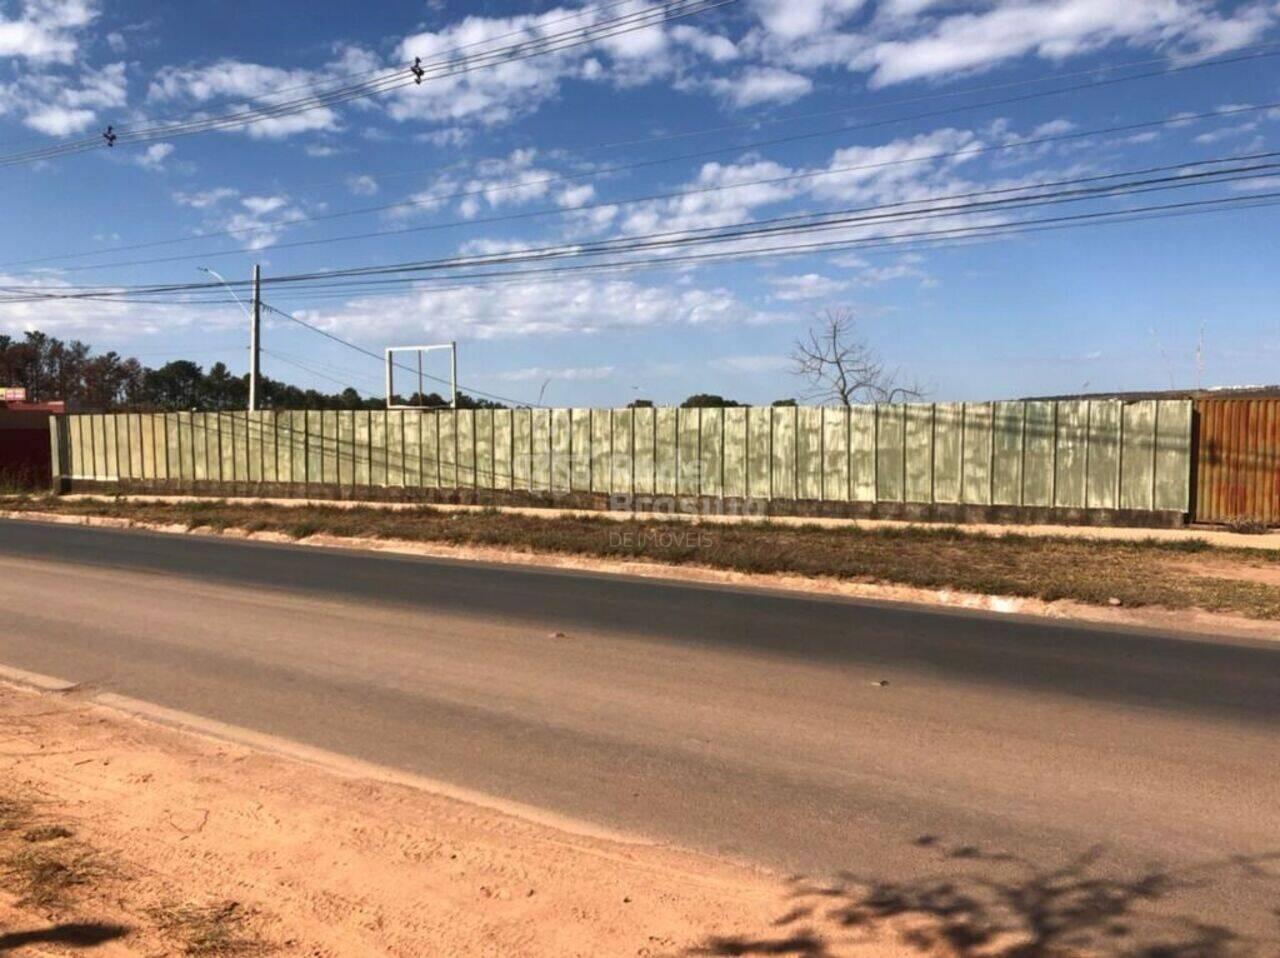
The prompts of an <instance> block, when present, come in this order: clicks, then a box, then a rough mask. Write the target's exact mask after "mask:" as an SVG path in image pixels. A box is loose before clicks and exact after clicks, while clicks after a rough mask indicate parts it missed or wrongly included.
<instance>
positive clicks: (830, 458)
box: [821, 406, 849, 502]
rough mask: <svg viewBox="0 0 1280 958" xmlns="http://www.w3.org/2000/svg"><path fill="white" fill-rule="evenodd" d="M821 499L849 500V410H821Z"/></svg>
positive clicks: (839, 408) (840, 408)
mask: <svg viewBox="0 0 1280 958" xmlns="http://www.w3.org/2000/svg"><path fill="white" fill-rule="evenodd" d="M821 492H822V498H823V499H834V500H835V501H837V502H846V501H848V499H849V410H848V409H846V408H844V407H843V406H841V407H838V408H835V409H823V410H822V490H821Z"/></svg>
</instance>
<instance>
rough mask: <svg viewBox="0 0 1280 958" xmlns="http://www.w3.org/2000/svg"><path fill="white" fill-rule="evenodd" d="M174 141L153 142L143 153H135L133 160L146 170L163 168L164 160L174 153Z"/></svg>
mask: <svg viewBox="0 0 1280 958" xmlns="http://www.w3.org/2000/svg"><path fill="white" fill-rule="evenodd" d="M173 150H174V146H173V144H172V143H152V144H151V145H150V146H148V147H147V148H146V149H145V150H143V151H142V152H141V153H135V154H133V156H132V157H131V159H132V161H133V162H134V163H136V164H137V165H138V166H140V167H142V168H143V169H144V170H163V169H164V161H165V160H167V159H168V158H169V157H170V156H172V155H173Z"/></svg>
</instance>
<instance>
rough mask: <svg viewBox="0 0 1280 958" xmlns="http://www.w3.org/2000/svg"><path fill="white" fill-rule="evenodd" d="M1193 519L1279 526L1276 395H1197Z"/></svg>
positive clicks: (1279, 456) (1279, 421)
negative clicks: (1202, 396)
mask: <svg viewBox="0 0 1280 958" xmlns="http://www.w3.org/2000/svg"><path fill="white" fill-rule="evenodd" d="M1195 408H1196V415H1197V419H1198V430H1197V434H1198V439H1199V447H1198V451H1197V455H1196V497H1195V498H1196V511H1195V518H1196V520H1197V521H1199V522H1243V521H1252V522H1262V523H1265V524H1267V525H1269V526H1280V399H1197V400H1196V403H1195Z"/></svg>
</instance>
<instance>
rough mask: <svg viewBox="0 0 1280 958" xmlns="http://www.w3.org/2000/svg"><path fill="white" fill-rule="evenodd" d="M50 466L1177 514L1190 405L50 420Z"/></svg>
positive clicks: (295, 481) (130, 478) (269, 479)
mask: <svg viewBox="0 0 1280 958" xmlns="http://www.w3.org/2000/svg"><path fill="white" fill-rule="evenodd" d="M55 455H56V456H58V458H59V460H60V461H59V462H58V464H57V468H56V472H57V474H58V475H60V476H62V477H64V478H65V479H67V480H69V481H70V483H71V484H72V485H73V486H74V484H76V483H85V482H93V483H103V482H106V483H120V484H122V485H132V486H142V485H157V484H159V485H163V486H167V487H173V488H189V489H196V488H200V489H210V488H215V487H216V486H219V485H221V486H232V485H234V486H237V487H242V486H245V485H248V486H252V487H255V491H262V492H269V491H270V489H269V488H268V487H284V486H290V487H294V486H299V485H302V486H306V487H315V488H316V489H318V490H320V491H321V492H322V494H339V495H346V494H349V493H354V492H355V491H357V490H379V489H386V490H405V491H411V490H422V491H428V490H436V491H439V490H492V491H498V492H524V493H532V494H541V495H543V496H545V495H547V494H550V495H562V494H563V495H568V494H574V493H587V494H597V495H605V496H616V497H638V498H643V497H654V496H657V497H698V498H700V499H704V500H720V501H729V500H749V501H753V502H761V503H771V504H785V503H810V504H816V503H832V504H839V503H850V504H895V503H896V504H912V503H916V504H951V505H957V506H959V505H970V506H987V507H1000V506H1009V507H1028V508H1040V509H1071V510H1111V511H1117V510H1118V511H1136V512H1165V513H1178V514H1182V513H1185V512H1186V511H1187V509H1188V506H1189V496H1190V471H1191V404H1190V402H1188V401H1183V400H1158V401H1157V400H1148V401H1142V402H1130V403H1125V402H1121V401H1118V400H1115V401H1113V400H1080V401H1061V402H1053V401H1027V402H1024V401H1014V402H988V403H936V404H924V403H910V404H895V405H879V406H855V407H852V408H844V407H803V406H802V407H736V408H727V409H676V408H670V407H666V408H646V409H514V410H511V409H506V410H489V409H480V410H470V409H463V410H433V411H418V410H391V411H374V412H369V411H332V410H326V411H280V412H259V413H244V412H234V413H232V412H224V413H165V414H135V413H128V414H117V415H71V416H65V417H59V438H58V439H55ZM259 487H261V488H259ZM291 491H293V490H291ZM641 506H642V507H643V504H641ZM784 511H786V510H784ZM793 511H805V510H803V509H796V510H793ZM820 511H833V510H820ZM834 511H839V510H834Z"/></svg>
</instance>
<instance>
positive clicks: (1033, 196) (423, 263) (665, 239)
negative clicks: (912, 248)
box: [0, 152, 1280, 302]
mask: <svg viewBox="0 0 1280 958" xmlns="http://www.w3.org/2000/svg"><path fill="white" fill-rule="evenodd" d="M1277 155H1280V153H1276V152H1272V153H1264V154H1256V155H1253V156H1250V157H1247V158H1241V157H1223V158H1216V159H1211V160H1202V161H1197V162H1195V163H1189V164H1188V163H1183V164H1174V165H1171V166H1165V167H1150V168H1147V169H1146V170H1138V171H1129V172H1125V173H1113V174H1100V175H1095V176H1090V177H1076V178H1072V179H1065V180H1057V181H1049V182H1044V183H1039V184H1027V185H1021V186H1013V187H1005V188H998V189H988V190H981V191H973V192H969V193H958V194H950V195H945V196H934V197H928V198H922V199H919V200H911V201H899V202H895V203H885V204H877V205H872V206H860V207H848V208H844V209H839V210H832V211H826V212H821V213H798V214H788V215H784V216H776V217H770V218H767V219H761V220H753V221H750V222H748V223H744V224H736V225H733V226H729V227H722V226H715V227H702V228H689V229H683V230H675V231H665V232H659V233H649V234H643V235H639V236H632V237H618V238H614V239H609V240H601V241H597V242H594V243H575V244H561V245H555V246H545V247H535V248H532V249H525V250H520V251H517V252H511V253H497V254H486V255H476V256H458V257H447V258H441V259H434V260H413V261H408V262H401V263H393V264H385V265H377V266H361V267H347V268H339V269H332V270H324V271H313V272H309V273H297V274H286V275H284V276H278V277H273V278H271V279H270V280H269V281H268V282H269V283H270V284H271V285H277V286H286V285H289V286H296V285H309V286H310V287H311V288H332V287H333V286H335V285H336V283H335V281H341V280H344V279H353V278H361V277H371V276H387V275H395V274H422V273H432V272H439V271H443V270H456V269H460V268H461V269H466V268H472V269H474V268H481V269H485V268H489V267H493V266H504V265H512V264H516V265H519V264H526V263H541V262H546V261H548V260H558V259H583V258H595V257H600V256H604V255H617V254H629V253H635V252H646V251H655V250H677V249H680V248H683V247H686V246H692V245H710V244H723V243H725V242H732V241H739V240H746V239H754V238H760V237H770V236H779V235H792V234H795V233H810V232H819V231H827V230H831V229H842V228H854V227H865V226H880V225H884V224H886V223H889V224H893V223H895V222H898V221H907V222H911V221H915V220H920V219H929V218H935V217H938V216H943V217H947V216H956V215H960V214H964V213H975V212H991V211H1003V210H1006V209H1018V208H1025V207H1029V206H1040V205H1049V204H1056V203H1062V202H1079V201H1081V200H1084V199H1098V198H1109V197H1114V196H1121V195H1128V194H1132V193H1139V192H1150V191H1152V190H1156V189H1159V190H1165V189H1175V188H1187V187H1193V186H1194V187H1198V186H1204V185H1212V184H1213V183H1220V182H1232V181H1234V180H1238V179H1246V178H1248V179H1251V178H1255V177H1257V176H1259V175H1261V174H1263V173H1269V172H1271V171H1272V170H1274V169H1276V168H1277V165H1278V164H1275V163H1263V162H1256V161H1257V160H1262V159H1269V158H1273V157H1275V156H1277ZM1241 162H1244V165H1236V166H1225V165H1224V164H1228V163H1237V164H1240V163H1241ZM1197 166H1199V167H1213V166H1216V167H1218V168H1209V169H1201V170H1200V171H1199V172H1185V170H1186V169H1187V168H1189V167H1192V168H1193V167H1197ZM1169 170H1179V171H1183V172H1178V173H1176V174H1174V175H1162V176H1155V177H1152V176H1149V175H1146V174H1149V173H1153V172H1157V173H1167V172H1168V171H1169ZM1144 175H1145V176H1146V178H1139V179H1132V178H1131V179H1129V180H1128V181H1126V182H1119V183H1114V182H1105V181H1109V180H1116V179H1119V178H1120V177H1124V176H1128V177H1135V176H1137V177H1142V176H1144ZM1066 187H1074V188H1073V189H1065V188H1066ZM1035 190H1039V191H1040V192H1039V193H1035V192H1033V191H1035ZM961 201H965V202H961ZM926 203H931V204H933V205H932V206H925V205H924V204H926ZM481 275H483V274H481ZM228 285H229V286H231V287H234V286H242V287H243V286H245V285H246V284H245V282H243V281H235V282H233V283H231V284H228ZM349 285H350V284H349ZM220 286H221V284H213V283H181V284H151V285H144V286H134V287H101V286H96V287H85V286H64V287H58V288H57V291H56V292H51V291H50V290H49V289H48V288H47V287H42V288H31V287H19V286H10V287H6V288H3V289H4V291H6V292H9V293H10V294H12V295H11V296H10V297H9V298H8V299H6V300H0V301H8V302H14V301H31V300H32V299H75V298H109V297H118V296H121V295H142V296H145V295H152V294H155V293H161V294H163V293H172V292H190V291H207V290H213V289H217V288H219V287H220Z"/></svg>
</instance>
